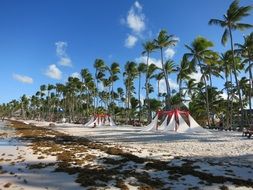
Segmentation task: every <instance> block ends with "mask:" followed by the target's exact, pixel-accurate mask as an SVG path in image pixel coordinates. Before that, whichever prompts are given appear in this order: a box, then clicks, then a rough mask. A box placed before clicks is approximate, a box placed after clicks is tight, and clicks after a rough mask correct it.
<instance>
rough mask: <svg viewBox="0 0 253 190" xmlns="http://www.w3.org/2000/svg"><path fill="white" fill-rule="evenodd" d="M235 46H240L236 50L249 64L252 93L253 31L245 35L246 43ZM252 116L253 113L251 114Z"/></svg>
mask: <svg viewBox="0 0 253 190" xmlns="http://www.w3.org/2000/svg"><path fill="white" fill-rule="evenodd" d="M235 46H236V47H237V48H238V49H236V50H235V51H236V52H239V53H240V54H241V56H242V57H243V58H244V61H243V63H245V64H246V63H248V66H247V68H246V70H245V71H246V72H248V73H249V83H250V86H249V94H252V89H253V74H252V67H253V32H251V33H250V35H248V36H244V43H243V44H239V43H236V44H235ZM249 108H250V113H251V111H252V101H251V96H249ZM250 118H251V115H250Z"/></svg>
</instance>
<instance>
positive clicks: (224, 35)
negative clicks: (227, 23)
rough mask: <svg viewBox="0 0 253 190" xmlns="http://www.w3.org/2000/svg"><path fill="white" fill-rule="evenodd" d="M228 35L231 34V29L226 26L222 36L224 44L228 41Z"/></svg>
mask: <svg viewBox="0 0 253 190" xmlns="http://www.w3.org/2000/svg"><path fill="white" fill-rule="evenodd" d="M228 36H229V30H228V29H227V28H226V29H225V31H224V33H223V35H222V38H221V43H222V45H225V44H226V43H227V41H228Z"/></svg>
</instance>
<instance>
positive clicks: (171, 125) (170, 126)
mask: <svg viewBox="0 0 253 190" xmlns="http://www.w3.org/2000/svg"><path fill="white" fill-rule="evenodd" d="M175 127H176V121H175V114H173V115H172V116H171V118H170V122H169V124H168V125H167V126H166V127H165V128H164V130H163V131H164V132H167V131H175Z"/></svg>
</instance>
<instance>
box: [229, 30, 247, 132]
mask: <svg viewBox="0 0 253 190" xmlns="http://www.w3.org/2000/svg"><path fill="white" fill-rule="evenodd" d="M229 36H230V45H231V51H232V58H233V59H232V60H233V67H232V68H233V74H234V77H235V83H236V89H237V93H238V96H239V104H240V108H241V120H240V124H241V126H240V127H243V124H244V111H243V110H244V109H243V104H242V95H241V91H240V87H239V82H238V78H237V73H236V68H235V54H234V43H233V36H232V31H231V28H230V27H229Z"/></svg>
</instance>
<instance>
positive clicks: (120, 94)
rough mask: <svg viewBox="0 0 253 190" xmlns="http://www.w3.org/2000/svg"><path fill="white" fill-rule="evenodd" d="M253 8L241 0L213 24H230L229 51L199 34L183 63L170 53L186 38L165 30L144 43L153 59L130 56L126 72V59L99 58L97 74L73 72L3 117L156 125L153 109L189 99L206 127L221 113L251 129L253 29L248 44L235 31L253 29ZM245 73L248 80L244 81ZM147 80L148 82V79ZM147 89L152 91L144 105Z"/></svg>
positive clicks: (1, 110) (6, 109)
mask: <svg viewBox="0 0 253 190" xmlns="http://www.w3.org/2000/svg"><path fill="white" fill-rule="evenodd" d="M251 9H252V7H251V6H240V5H239V1H238V0H235V1H234V2H232V4H231V5H230V6H229V8H228V10H227V12H226V13H225V14H224V15H223V17H222V19H211V20H210V21H209V24H210V25H218V26H220V27H222V28H224V33H223V35H222V37H221V43H222V44H223V45H225V44H226V43H227V41H229V42H230V50H229V51H226V52H216V51H215V50H214V48H215V47H214V44H213V42H211V41H210V40H208V39H206V38H204V37H201V36H199V37H196V38H195V39H193V41H192V43H191V44H189V45H185V48H186V49H185V54H184V55H183V57H182V61H181V63H179V64H176V63H174V61H173V60H170V59H166V58H165V56H164V50H165V48H168V47H172V46H175V45H176V44H177V42H178V40H177V38H175V37H174V36H173V35H170V34H168V33H167V31H166V30H164V29H162V30H161V31H160V32H159V34H158V35H157V37H156V38H155V39H153V40H148V41H146V42H144V43H143V52H142V55H145V56H146V62H145V63H136V62H134V61H128V62H127V63H126V64H125V65H124V67H123V70H121V69H120V66H119V63H115V62H113V63H112V64H111V65H108V64H106V63H105V62H104V61H103V60H102V59H96V60H95V63H94V65H93V66H94V68H95V73H94V75H93V74H92V73H90V71H89V70H88V69H86V68H84V69H82V70H81V72H80V75H81V79H79V78H74V77H69V78H68V81H67V82H66V83H65V84H60V83H58V84H54V85H52V84H48V85H41V86H40V89H39V90H38V92H37V93H36V94H35V95H33V96H31V97H27V96H26V95H23V96H22V97H21V98H20V100H13V101H11V102H9V103H6V104H2V105H1V106H0V116H1V117H12V116H17V115H19V116H21V117H22V118H23V119H28V118H29V119H38V120H48V121H59V120H61V119H62V118H67V120H68V121H70V122H85V120H87V119H88V118H89V117H90V116H91V115H92V114H95V113H103V112H104V113H105V112H107V113H110V114H112V115H113V116H114V119H116V121H118V122H125V123H126V122H130V123H132V122H133V120H134V121H136V120H138V121H139V123H140V122H150V121H151V119H152V112H154V111H156V110H157V109H166V110H169V109H173V108H175V107H180V108H182V106H184V105H183V102H185V101H189V110H190V112H191V114H192V115H193V117H195V118H196V119H197V120H198V121H199V122H200V123H202V124H208V125H209V126H210V125H214V124H215V116H216V117H219V118H220V119H222V120H223V121H224V124H225V126H226V127H231V126H232V125H233V123H235V122H236V121H238V120H239V121H240V123H237V124H238V126H241V127H242V126H247V125H248V124H249V123H252V122H253V119H252V118H253V116H252V107H251V103H252V102H251V101H252V100H251V97H252V88H253V74H252V66H253V32H251V34H249V35H248V36H244V42H243V43H242V44H240V43H235V42H234V39H233V31H235V30H240V31H242V30H244V29H249V28H252V27H253V26H252V25H250V24H247V23H242V22H241V20H242V19H243V18H244V17H246V16H249V15H250V11H251ZM155 52H156V53H159V54H160V56H161V57H160V58H161V68H159V67H157V66H156V65H155V64H154V63H152V61H151V55H152V54H154V53H155ZM197 71H198V72H200V73H201V78H200V81H196V80H195V79H194V78H193V77H192V76H193V74H194V73H195V72H197ZM171 73H176V74H177V82H178V85H179V91H178V92H176V91H175V89H172V87H171V84H170V80H168V78H169V76H170V74H171ZM239 73H242V74H245V77H242V78H241V79H240V77H239ZM120 75H121V76H122V77H121V76H120ZM246 76H247V77H246ZM143 77H144V81H145V83H144V84H142V83H141V82H142V80H141V79H142V78H143ZM213 77H216V78H218V79H219V80H220V81H221V83H224V89H218V88H217V87H215V86H213V81H212V80H213ZM119 80H123V81H121V84H124V86H125V89H123V88H122V87H123V85H122V87H119V88H117V89H116V88H115V83H116V82H117V81H118V82H119ZM161 80H164V81H165V85H166V93H160V82H161ZM156 82H157V83H156ZM154 84H157V86H158V93H157V94H154ZM101 86H102V87H103V88H101ZM142 88H143V89H145V92H146V94H145V99H144V101H143V102H142V101H141V89H142ZM223 93H226V94H227V97H226V99H224V98H223V97H222V94H223ZM151 94H152V96H151ZM151 97H155V98H151ZM247 105H250V109H249V111H248V112H246V111H245V108H246V106H247Z"/></svg>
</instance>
